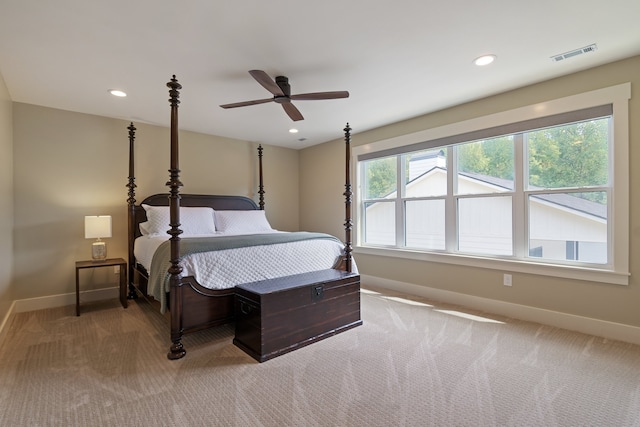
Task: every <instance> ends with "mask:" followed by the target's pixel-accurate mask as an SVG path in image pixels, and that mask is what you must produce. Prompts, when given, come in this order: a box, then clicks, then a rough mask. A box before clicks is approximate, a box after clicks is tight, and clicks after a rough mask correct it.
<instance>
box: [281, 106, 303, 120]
mask: <svg viewBox="0 0 640 427" xmlns="http://www.w3.org/2000/svg"><path fill="white" fill-rule="evenodd" d="M281 105H282V108H284V111H285V112H286V113H287V114H288V115H289V117H291V120H293V121H294V122H297V121H298V120H304V117H302V113H300V111H299V110H298V109H297V108H296V106H295V105H293V104H292V103H290V102H286V103H283V104H281Z"/></svg>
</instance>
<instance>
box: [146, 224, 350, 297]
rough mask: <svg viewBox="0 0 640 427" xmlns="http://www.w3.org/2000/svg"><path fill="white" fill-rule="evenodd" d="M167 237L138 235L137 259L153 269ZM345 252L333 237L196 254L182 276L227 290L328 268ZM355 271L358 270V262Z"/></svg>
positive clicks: (186, 261)
mask: <svg viewBox="0 0 640 427" xmlns="http://www.w3.org/2000/svg"><path fill="white" fill-rule="evenodd" d="M217 236H229V234H217ZM168 239H169V236H154V237H150V236H141V237H138V238H137V239H136V241H135V246H134V255H135V257H136V260H137V262H138V263H140V264H141V265H142V266H143V267H144V268H146V269H147V271H151V261H152V259H153V254H154V252H155V250H156V249H157V248H158V246H160V244H162V243H163V242H165V241H167V240H168ZM343 253H344V246H343V245H342V244H340V243H339V242H337V241H334V240H330V239H313V240H302V241H298V242H290V243H283V244H271V245H263V246H252V247H245V248H237V249H226V250H219V251H212V252H203V253H195V254H191V255H187V256H185V257H184V258H183V259H182V261H181V266H182V268H183V271H182V276H183V277H185V276H193V277H195V278H196V280H197V281H198V283H199V284H200V285H202V286H204V287H205V288H208V289H226V288H232V287H234V286H236V285H239V284H243V283H249V282H255V281H258V280H265V279H273V278H276V277H283V276H289V275H292V274H299V273H306V272H310V271H318V270H325V269H328V268H331V267H333V266H334V265H335V263H336V261H337V259H338V257H339V256H340V255H342V254H343ZM353 271H354V272H357V268H356V266H355V262H354V263H353ZM154 297H156V298H157V297H159V295H154Z"/></svg>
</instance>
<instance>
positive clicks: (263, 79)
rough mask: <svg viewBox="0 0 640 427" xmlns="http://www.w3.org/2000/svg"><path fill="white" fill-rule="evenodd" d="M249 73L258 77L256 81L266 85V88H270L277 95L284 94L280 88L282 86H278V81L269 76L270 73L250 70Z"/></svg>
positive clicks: (255, 77) (263, 85)
mask: <svg viewBox="0 0 640 427" xmlns="http://www.w3.org/2000/svg"><path fill="white" fill-rule="evenodd" d="M249 74H251V77H253V78H254V79H256V81H257V82H258V83H260V84H261V85H262V87H264V88H265V89H266V90H268V91H269V92H271V93H272V94H274V95H276V96H284V93H283V92H282V89H280V86H278V85H277V84H276V82H275V81H274V80H273V79H272V78H271V77H269V75H268V74H267V73H265V72H264V71H262V70H250V71H249Z"/></svg>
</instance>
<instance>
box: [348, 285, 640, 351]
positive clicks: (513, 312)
mask: <svg viewBox="0 0 640 427" xmlns="http://www.w3.org/2000/svg"><path fill="white" fill-rule="evenodd" d="M360 277H361V283H362V287H363V288H365V289H367V286H372V287H374V288H376V287H377V288H384V289H390V290H394V291H398V292H402V293H406V294H410V295H417V296H421V297H424V298H428V299H431V300H435V301H441V302H444V303H447V304H455V305H460V306H464V307H468V308H471V309H474V310H480V311H484V312H487V313H493V314H497V315H501V316H507V317H510V318H513V319H519V320H524V321H528V322H535V323H540V324H543V325H549V326H555V327H558V328H562V329H567V330H571V331H576V332H581V333H584V334H589V335H594V336H598V337H603V338H607V339H614V340H619V341H624V342H628V343H632V344H640V327H636V326H630V325H625V324H622V323H614V322H608V321H605V320H598V319H592V318H590V317H584V316H576V315H573V314H567V313H561V312H558V311H552V310H545V309H542V308H536V307H531V306H526V305H520V304H514V303H510V302H505V301H498V300H492V299H488V298H481V297H476V296H473V295H466V294H460V293H457V292H451V291H445V290H441V289H435V288H429V287H426V286H420V285H416V284H413V283H406V282H399V281H397V280H389V279H384V278H380V277H375V276H368V275H364V274H362V275H361V276H360Z"/></svg>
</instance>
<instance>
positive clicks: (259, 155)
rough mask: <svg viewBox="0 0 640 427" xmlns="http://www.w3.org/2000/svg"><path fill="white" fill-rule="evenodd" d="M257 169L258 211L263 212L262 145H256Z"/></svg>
mask: <svg viewBox="0 0 640 427" xmlns="http://www.w3.org/2000/svg"><path fill="white" fill-rule="evenodd" d="M258 169H259V171H260V184H259V185H258V194H259V195H260V203H259V204H258V205H259V206H260V210H261V211H263V210H264V185H263V184H264V183H263V182H262V144H260V145H258Z"/></svg>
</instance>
